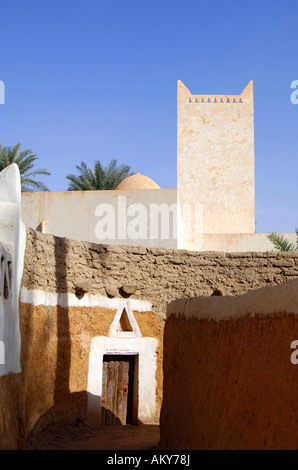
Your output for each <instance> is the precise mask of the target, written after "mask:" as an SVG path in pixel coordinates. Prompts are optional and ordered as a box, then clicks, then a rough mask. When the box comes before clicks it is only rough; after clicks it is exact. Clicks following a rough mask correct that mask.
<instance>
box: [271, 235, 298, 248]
mask: <svg viewBox="0 0 298 470" xmlns="http://www.w3.org/2000/svg"><path fill="white" fill-rule="evenodd" d="M296 233H297V232H296ZM297 236H298V234H297ZM268 238H269V240H270V241H271V242H272V243H273V246H274V248H276V249H277V250H278V251H297V246H295V245H294V244H293V243H290V242H289V241H288V240H287V239H286V238H285V237H284V236H283V235H280V234H279V233H270V234H268Z"/></svg>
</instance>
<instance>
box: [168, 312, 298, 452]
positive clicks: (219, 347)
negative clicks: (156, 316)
mask: <svg viewBox="0 0 298 470" xmlns="http://www.w3.org/2000/svg"><path fill="white" fill-rule="evenodd" d="M186 338H187V340H186ZM297 338H298V316H297V315H292V314H287V313H284V314H278V315H270V316H266V317H265V316H261V315H260V316H258V315H257V316H249V315H246V316H244V317H240V318H236V319H235V318H230V319H226V320H222V321H215V320H210V319H185V317H183V316H182V317H179V316H174V315H171V316H170V317H169V318H168V320H167V321H166V326H165V336H164V371H165V374H164V389H163V406H162V411H161V419H160V433H161V444H160V447H161V449H176V450H191V449H197V450H198V449H202V450H204V449H205V450H242V449H245V450H254V449H257V450H263V449H265V450H267V449H268V450H270V449H273V450H278V449H284V450H287V449H292V450H294V449H295V450H296V449H297V447H298V440H297V416H298V401H297V387H298V369H297V365H294V364H292V362H291V360H290V356H291V354H292V349H291V347H290V345H291V343H292V341H293V340H295V339H297Z"/></svg>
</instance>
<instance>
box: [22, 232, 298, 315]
mask: <svg viewBox="0 0 298 470" xmlns="http://www.w3.org/2000/svg"><path fill="white" fill-rule="evenodd" d="M294 278H298V252H283V253H282V252H273V251H272V252H261V253H257V252H248V253H221V252H192V251H186V250H174V249H160V248H144V247H135V246H134V247H133V246H111V245H110V246H108V245H97V244H93V243H87V242H78V241H73V240H69V239H66V238H58V237H54V236H52V235H47V234H43V233H40V232H36V231H34V230H32V229H27V244H26V253H25V263H24V274H23V280H22V286H23V287H26V288H28V289H41V290H43V291H46V292H70V293H76V291H78V289H80V287H83V289H85V290H86V291H87V292H88V293H89V294H100V295H103V296H106V297H107V296H108V295H111V296H116V297H121V296H125V295H126V294H124V293H123V292H122V290H121V288H122V287H123V286H130V287H131V286H132V287H134V288H135V291H134V292H133V294H132V296H131V297H133V298H135V299H140V300H149V301H151V302H152V311H153V312H155V313H156V314H157V315H159V316H160V317H162V318H165V314H166V309H167V304H168V303H169V302H171V301H172V300H175V299H177V298H187V297H196V296H210V295H212V294H216V293H217V294H223V295H233V296H234V295H237V296H238V295H241V294H243V293H245V292H248V291H252V290H255V289H257V288H259V287H264V286H268V285H277V284H281V283H283V282H286V281H289V280H293V279H294ZM124 290H125V287H124Z"/></svg>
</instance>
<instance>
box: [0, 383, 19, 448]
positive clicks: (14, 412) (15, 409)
mask: <svg viewBox="0 0 298 470" xmlns="http://www.w3.org/2000/svg"><path fill="white" fill-rule="evenodd" d="M20 390H21V374H9V375H5V376H2V377H0V403H1V407H0V450H14V449H17V448H21V445H20V444H21V443H20V437H21V433H22V430H21V429H20V423H21V395H20Z"/></svg>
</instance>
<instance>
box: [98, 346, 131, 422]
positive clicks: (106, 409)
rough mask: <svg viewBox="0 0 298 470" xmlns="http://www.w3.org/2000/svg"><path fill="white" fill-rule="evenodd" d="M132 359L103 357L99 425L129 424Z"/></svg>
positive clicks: (126, 356) (112, 356)
mask: <svg viewBox="0 0 298 470" xmlns="http://www.w3.org/2000/svg"><path fill="white" fill-rule="evenodd" d="M134 358H135V356H132V355H105V356H104V357H103V372H102V396H101V424H102V426H111V425H115V424H131V423H132V410H133V378H134Z"/></svg>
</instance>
